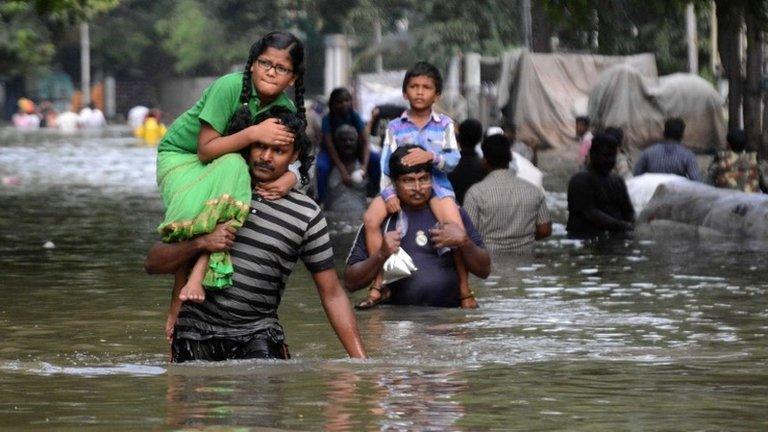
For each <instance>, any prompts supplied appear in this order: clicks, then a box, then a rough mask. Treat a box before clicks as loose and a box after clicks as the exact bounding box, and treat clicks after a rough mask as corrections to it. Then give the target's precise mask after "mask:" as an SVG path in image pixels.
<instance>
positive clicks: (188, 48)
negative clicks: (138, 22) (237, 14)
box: [155, 0, 223, 74]
mask: <svg viewBox="0 0 768 432" xmlns="http://www.w3.org/2000/svg"><path fill="white" fill-rule="evenodd" d="M206 12H207V11H206V10H204V9H203V5H202V4H201V3H200V2H198V1H196V0H182V1H180V2H179V3H178V4H177V5H176V7H175V8H174V10H173V12H172V13H171V15H170V16H169V17H167V18H163V19H161V20H159V21H157V24H156V26H155V28H156V29H157V31H158V33H159V34H160V36H161V37H162V42H161V43H160V45H161V46H162V47H163V48H164V49H165V50H167V51H169V52H172V53H174V57H175V58H176V62H175V64H174V70H175V71H176V72H178V73H181V74H184V73H192V72H198V73H200V72H205V71H207V70H208V69H211V68H212V67H213V68H215V67H216V66H220V65H219V64H217V63H218V62H217V60H219V58H218V56H216V52H217V50H219V49H221V43H222V40H223V37H222V24H221V23H220V22H218V20H216V18H214V17H211V16H209V15H208V13H206Z"/></svg>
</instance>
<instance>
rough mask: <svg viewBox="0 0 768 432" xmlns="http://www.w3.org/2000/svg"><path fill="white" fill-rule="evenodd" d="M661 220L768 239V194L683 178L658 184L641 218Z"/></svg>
mask: <svg viewBox="0 0 768 432" xmlns="http://www.w3.org/2000/svg"><path fill="white" fill-rule="evenodd" d="M657 220H668V221H675V222H681V223H685V224H688V225H693V226H697V227H703V228H708V229H710V230H714V231H718V232H720V233H723V234H727V235H737V236H743V237H748V238H759V239H768V195H765V194H748V193H744V192H739V191H734V190H730V189H718V188H715V187H712V186H708V185H705V184H703V183H698V182H693V181H690V180H687V179H682V178H681V179H679V180H675V181H672V182H667V183H662V184H660V185H658V187H656V191H655V192H654V194H653V197H652V198H651V200H650V201H649V202H648V204H647V205H646V206H645V208H644V209H643V210H642V212H640V215H639V217H638V219H637V221H638V222H640V223H643V222H644V223H647V222H652V221H657Z"/></svg>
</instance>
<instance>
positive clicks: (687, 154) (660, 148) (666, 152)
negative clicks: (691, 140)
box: [634, 118, 701, 181]
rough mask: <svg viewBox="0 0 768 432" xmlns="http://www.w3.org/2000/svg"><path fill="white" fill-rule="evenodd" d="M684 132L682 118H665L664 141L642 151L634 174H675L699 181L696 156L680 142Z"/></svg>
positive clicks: (699, 175)
mask: <svg viewBox="0 0 768 432" xmlns="http://www.w3.org/2000/svg"><path fill="white" fill-rule="evenodd" d="M684 132H685V123H684V122H683V120H682V119H679V118H671V119H667V121H665V122H664V141H662V142H659V143H656V144H654V145H652V146H651V147H649V148H647V149H646V150H645V151H643V154H641V155H640V159H639V160H638V161H637V164H635V170H634V174H635V175H636V176H639V175H642V174H645V173H661V174H675V175H679V176H682V177H687V178H688V179H690V180H693V181H701V174H700V173H699V165H698V163H697V162H696V156H695V155H694V154H693V152H692V151H690V150H688V149H687V148H685V146H684V145H683V143H682V142H681V141H682V140H683V133H684Z"/></svg>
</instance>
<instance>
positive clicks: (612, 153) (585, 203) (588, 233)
mask: <svg viewBox="0 0 768 432" xmlns="http://www.w3.org/2000/svg"><path fill="white" fill-rule="evenodd" d="M617 149H618V142H616V139H615V138H614V137H613V136H611V135H608V134H604V133H599V134H597V135H595V137H594V138H593V139H592V146H591V147H590V149H589V165H588V167H587V170H586V171H581V172H579V173H577V174H575V175H574V176H573V177H571V180H570V182H568V225H567V226H566V229H567V230H568V235H569V236H571V237H581V238H585V237H594V236H598V235H600V234H602V233H606V232H621V233H623V232H627V231H631V230H633V229H634V221H635V211H634V209H633V208H632V202H631V201H630V200H629V194H628V193H627V186H626V185H625V184H624V180H622V179H621V178H620V177H618V176H616V175H614V174H611V170H613V167H614V165H616V153H617Z"/></svg>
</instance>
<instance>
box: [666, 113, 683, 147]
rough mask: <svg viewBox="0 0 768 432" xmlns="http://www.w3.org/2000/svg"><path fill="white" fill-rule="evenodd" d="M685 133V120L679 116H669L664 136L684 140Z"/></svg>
mask: <svg viewBox="0 0 768 432" xmlns="http://www.w3.org/2000/svg"><path fill="white" fill-rule="evenodd" d="M684 133H685V122H684V121H683V119H681V118H679V117H673V118H669V119H667V120H666V121H665V122H664V138H666V139H671V140H675V141H682V140H683V134H684Z"/></svg>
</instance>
